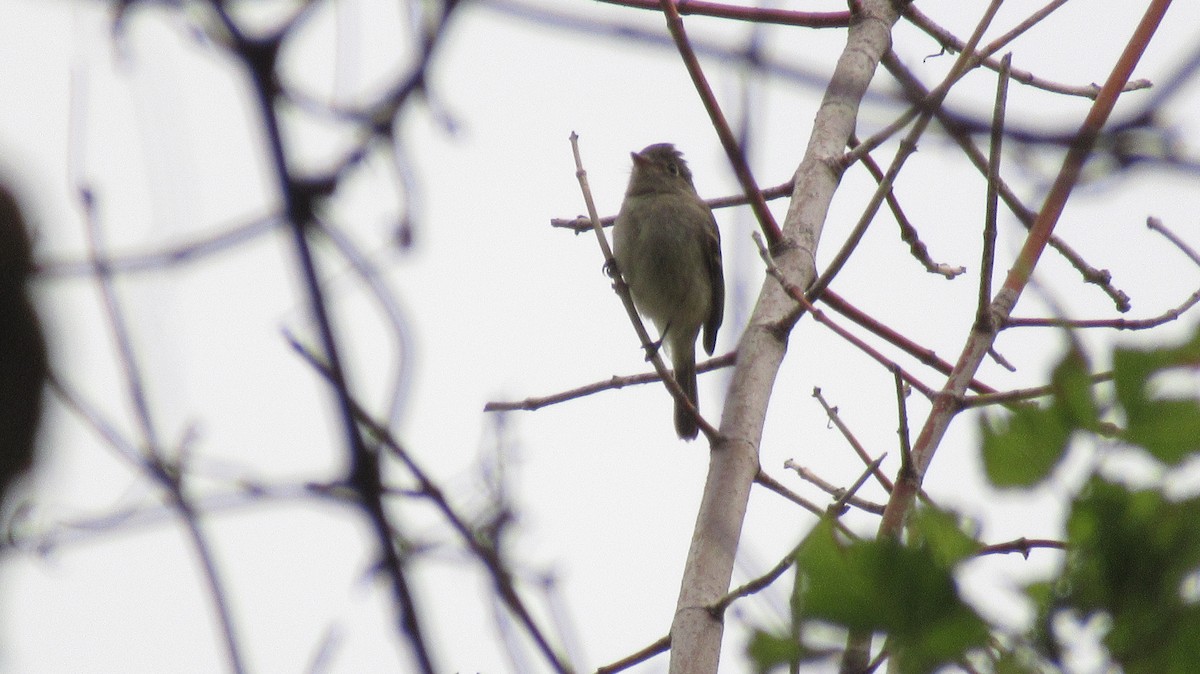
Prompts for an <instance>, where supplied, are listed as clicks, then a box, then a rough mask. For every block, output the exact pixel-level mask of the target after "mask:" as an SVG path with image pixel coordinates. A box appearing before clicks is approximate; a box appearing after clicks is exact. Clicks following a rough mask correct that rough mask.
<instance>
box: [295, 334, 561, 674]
mask: <svg viewBox="0 0 1200 674" xmlns="http://www.w3.org/2000/svg"><path fill="white" fill-rule="evenodd" d="M286 338H287V340H288V344H289V346H291V347H292V349H293V350H294V351H295V352H296V353H297V354H299V355H300V357H301V358H303V359H304V361H305V362H307V363H308V364H309V365H310V366H312V367H313V368H314V369H315V370H316V371H317V372H319V373H320V374H321V375H322V376H323V377H325V378H326V380H328V381H329V382H330V383H331V384H332V383H333V380H332V372H331V371H330V369H329V367H328V365H326V364H325V363H324V362H322V361H321V360H320V358H319V357H318V356H317V354H315V353H313V352H311V351H310V350H309V349H308V348H307V347H305V346H304V345H302V344H301V343H300V342H299V341H297V340H296V339H295V338H294V337H293V336H291V335H286ZM349 402H350V406H351V407H350V409H351V412H352V413H353V415H354V420H355V422H356V423H358V424H361V425H362V427H363V428H364V429H366V431H367V432H368V433H370V434H371V436H372V437H373V438H374V439H375V440H376V441H378V442H380V443H382V444H383V445H384V446H385V447H387V448H388V450H390V452H391V453H392V455H394V456H395V457H396V458H398V459H399V460H400V462H401V463H403V464H404V466H405V468H407V469H408V471H409V472H410V473H412V475H413V477H414V478H415V479H416V481H417V484H418V486H419V487H420V491H421V493H422V494H424V495H425V497H426V498H428V499H429V500H430V501H431V502H432V503H433V504H434V506H435V507H436V508H437V509H438V511H439V512H441V513H442V516H443V517H444V518H445V519H446V521H447V522H448V523H449V524H450V526H451V527H452V528H453V529H454V530H455V531H456V532H457V533H458V535H459V537H460V538H462V541H463V543H464V544H466V546H467V548H468V549H470V550H471V553H472V554H474V555H475V557H476V559H478V560H479V561H480V563H481V564H483V566H484V568H485V569H487V571H488V574H489V575H490V576H491V577H492V583H493V585H494V586H495V588H496V591H497V593H498V594H499V595H500V598H501V599H502V600H503V601H504V603H505V604H506V605H507V606H508V609H509V610H510V611H511V612H512V613H513V615H515V616H516V617H517V619H518V620H519V621H520V622H521V624H522V625H523V626H524V627H525V630H526V631H527V632H528V633H529V635H530V637H532V638H533V640H534V642H535V643H536V644H537V645H538V648H539V649H540V650H541V651H542V655H543V656H544V657H545V658H546V660H547V661H548V662H549V663H550V664H551V666H553V668H554V670H555V671H556V672H564V673H565V672H570V671H571V669H570V667H569V666H568V665H567V664H566V663H565V662H563V661H562V659H561V657H560V656H559V655H558V653H557V652H556V651H555V650H554V648H553V647H552V646H551V645H550V642H549V640H548V639H547V638H546V637H545V636H544V634H543V632H542V630H541V628H540V627H539V626H538V625H537V623H536V622H535V621H534V619H533V616H532V614H531V613H530V612H529V610H528V609H527V608H526V607H525V603H524V602H523V601H522V600H521V597H520V595H519V594H518V593H517V590H516V587H515V586H514V585H513V582H512V574H511V573H510V572H509V571H508V570H507V569H506V568H505V565H504V562H503V560H502V559H501V558H500V552H499V550H497V549H496V548H495V547H494V546H492V545H489V544H488V543H487V542H486V540H485V539H484V537H482V536H478V535H476V532H475V530H474V529H472V528H471V526H470V525H469V524H467V522H466V519H465V518H463V517H462V516H460V515H459V514H458V512H457V511H456V510H455V509H454V507H453V506H451V505H450V502H449V500H448V499H447V498H446V496H445V494H443V493H442V490H441V488H440V487H438V486H437V484H436V483H435V482H434V481H433V480H432V479H431V478H430V477H429V475H428V474H427V473H426V472H425V470H424V469H423V468H422V467H421V465H420V464H418V463H417V462H416V460H415V459H413V457H412V455H411V454H410V453H409V452H408V450H406V449H405V448H404V446H403V445H402V444H401V443H400V442H399V441H398V440H396V439H395V437H394V436H392V434H391V432H390V431H389V430H388V429H387V428H386V427H384V426H383V425H381V424H379V423H378V422H377V421H376V420H375V419H374V418H373V417H372V416H371V415H370V414H368V413H367V412H366V410H365V409H363V408H362V407H361V406H360V405H359V404H358V402H357V401H356V400H354V399H353V398H350V399H349Z"/></svg>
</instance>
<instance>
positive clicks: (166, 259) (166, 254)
mask: <svg viewBox="0 0 1200 674" xmlns="http://www.w3.org/2000/svg"><path fill="white" fill-rule="evenodd" d="M281 223H282V217H281V216H280V215H278V214H270V215H263V216H260V217H258V218H255V219H253V220H250V221H249V222H246V223H245V224H240V225H236V226H233V227H228V228H225V227H219V228H217V230H218V231H217V232H216V233H213V234H206V235H204V236H201V237H198V238H196V239H195V240H192V241H188V242H186V243H180V244H176V245H172V246H166V247H163V248H161V249H159V250H151V251H147V252H142V253H125V254H116V255H111V256H109V257H108V258H107V259H106V260H105V261H104V270H105V271H106V272H107V273H111V274H122V275H126V274H131V273H141V272H151V271H162V270H165V269H172V268H176V267H180V266H184V265H186V264H190V263H194V262H199V261H201V260H205V259H207V258H209V257H211V256H213V255H217V254H219V253H223V252H225V251H228V250H231V249H233V248H236V247H238V246H241V245H242V244H245V243H248V242H250V241H253V240H255V239H257V238H259V237H261V236H264V235H266V234H269V233H271V232H273V231H275V229H276V228H277V227H279V225H280V224H281ZM37 272H38V275H40V276H43V277H49V278H63V277H77V276H92V275H95V274H99V273H100V272H101V269H100V268H99V267H97V266H96V264H95V262H94V261H92V260H71V259H61V260H53V259H51V260H47V261H44V262H41V263H40V264H38V267H37Z"/></svg>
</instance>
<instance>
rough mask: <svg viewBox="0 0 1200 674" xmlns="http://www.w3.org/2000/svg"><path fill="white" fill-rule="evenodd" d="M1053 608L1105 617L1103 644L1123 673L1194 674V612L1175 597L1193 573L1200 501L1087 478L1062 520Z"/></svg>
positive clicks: (1197, 619) (1198, 654)
mask: <svg viewBox="0 0 1200 674" xmlns="http://www.w3.org/2000/svg"><path fill="white" fill-rule="evenodd" d="M1067 531H1068V536H1069V544H1070V550H1071V552H1070V555H1069V557H1068V564H1067V572H1066V576H1065V578H1064V581H1065V582H1064V586H1063V587H1064V588H1065V590H1066V591H1065V594H1064V595H1062V596H1060V597H1058V598H1057V600H1056V601H1057V604H1058V605H1059V606H1064V607H1070V608H1073V609H1075V610H1077V611H1079V612H1080V613H1082V614H1084V615H1087V614H1091V613H1097V612H1099V613H1104V614H1106V615H1108V616H1109V618H1110V620H1111V625H1112V626H1111V629H1110V630H1109V631H1108V634H1107V635H1105V638H1104V643H1105V646H1106V647H1107V648H1108V650H1109V652H1110V653H1111V655H1112V657H1113V658H1114V659H1115V660H1116V661H1117V662H1119V663H1121V665H1122V667H1123V668H1124V670H1125V671H1126V672H1128V673H1130V674H1140V673H1146V674H1150V673H1151V672H1156V673H1157V672H1164V673H1175V672H1179V673H1180V674H1183V673H1184V672H1195V671H1200V648H1197V644H1200V606H1197V604H1196V602H1194V601H1191V600H1188V599H1187V598H1185V597H1184V596H1183V594H1182V588H1183V585H1184V583H1185V580H1186V579H1188V578H1189V577H1190V576H1192V575H1194V574H1196V573H1197V572H1198V570H1200V499H1191V500H1187V501H1180V502H1173V501H1170V500H1168V499H1166V498H1165V497H1164V496H1163V495H1162V494H1160V493H1158V492H1156V491H1151V490H1142V491H1128V490H1126V489H1125V488H1124V487H1122V486H1120V485H1115V484H1111V483H1108V482H1104V481H1102V480H1099V479H1093V480H1092V482H1091V483H1090V484H1089V485H1088V487H1087V489H1086V490H1085V492H1084V494H1083V495H1082V496H1081V497H1080V498H1079V500H1078V501H1077V502H1076V504H1075V507H1074V509H1073V511H1072V513H1071V516H1070V518H1069V519H1068V522H1067Z"/></svg>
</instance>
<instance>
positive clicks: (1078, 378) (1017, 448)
mask: <svg viewBox="0 0 1200 674" xmlns="http://www.w3.org/2000/svg"><path fill="white" fill-rule="evenodd" d="M1050 388H1051V391H1052V392H1053V396H1052V397H1051V399H1050V402H1049V404H1048V405H1047V406H1046V407H1037V406H1035V405H1022V406H1020V407H1018V408H1016V409H1015V410H1014V411H1013V412H1012V414H1011V415H1010V416H1009V417H1008V418H1007V420H1006V421H1004V422H996V423H988V422H986V421H984V422H983V427H982V429H981V430H982V434H983V465H984V468H985V469H986V471H987V476H988V479H989V480H990V481H991V482H992V484H994V485H996V486H999V487H1029V486H1032V485H1034V484H1036V483H1038V482H1041V481H1042V480H1045V479H1046V478H1047V477H1049V475H1050V472H1051V471H1053V470H1054V467H1055V466H1057V465H1058V463H1059V461H1061V460H1062V457H1063V454H1064V453H1065V452H1066V450H1067V444H1068V442H1069V441H1070V439H1071V434H1072V433H1074V432H1075V431H1077V430H1095V429H1096V428H1098V427H1099V424H1100V415H1099V412H1098V411H1097V407H1096V400H1095V397H1094V396H1093V395H1092V379H1091V374H1090V369H1089V366H1088V361H1087V358H1086V357H1085V356H1084V355H1083V353H1082V352H1081V351H1079V350H1078V349H1077V348H1074V349H1072V350H1071V351H1069V352H1068V353H1067V354H1066V355H1065V356H1063V358H1062V360H1061V361H1059V363H1058V365H1056V366H1055V367H1054V371H1053V372H1052V373H1051V375H1050Z"/></svg>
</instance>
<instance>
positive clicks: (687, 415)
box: [671, 344, 700, 440]
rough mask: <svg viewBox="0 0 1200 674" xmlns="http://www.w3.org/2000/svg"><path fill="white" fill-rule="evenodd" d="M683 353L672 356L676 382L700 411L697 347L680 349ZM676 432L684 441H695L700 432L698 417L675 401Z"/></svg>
mask: <svg viewBox="0 0 1200 674" xmlns="http://www.w3.org/2000/svg"><path fill="white" fill-rule="evenodd" d="M679 351H680V352H681V353H676V354H672V355H673V357H672V359H671V360H672V365H674V367H675V381H677V382H679V388H681V389H683V394H684V395H686V396H687V399H688V400H690V401H691V403H692V406H693V407H695V408H696V409H700V399H699V397H698V396H697V394H696V350H695V345H694V344H693V345H691V348H688V349H679ZM675 432H676V433H678V434H679V437H680V438H681V439H683V440H695V439H696V435H697V434H698V433H699V432H700V427H699V426H698V425H697V424H696V417H695V415H693V414H692V412H691V410H689V409H688V408H687V406H686V405H684V404H683V403H681V402H680V401H678V400H676V401H675Z"/></svg>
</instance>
